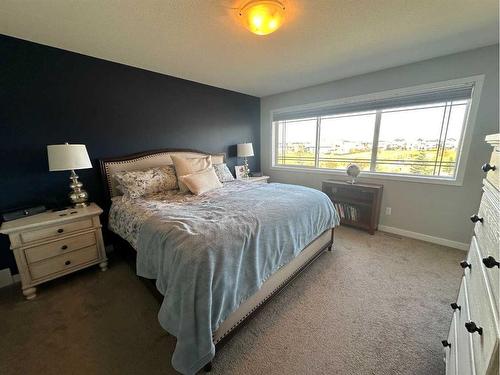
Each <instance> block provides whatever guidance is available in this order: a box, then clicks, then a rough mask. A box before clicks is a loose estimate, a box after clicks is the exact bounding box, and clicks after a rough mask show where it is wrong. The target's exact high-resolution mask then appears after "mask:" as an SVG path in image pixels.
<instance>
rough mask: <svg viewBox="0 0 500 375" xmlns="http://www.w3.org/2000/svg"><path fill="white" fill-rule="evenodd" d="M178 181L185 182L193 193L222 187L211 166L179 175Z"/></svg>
mask: <svg viewBox="0 0 500 375" xmlns="http://www.w3.org/2000/svg"><path fill="white" fill-rule="evenodd" d="M179 182H183V183H184V184H186V186H187V187H188V189H189V190H190V191H191V193H193V194H195V195H200V194H203V193H206V192H207V191H210V190H213V189H217V188H220V187H222V184H221V182H220V181H219V178H218V177H217V175H216V174H215V171H214V168H213V167H209V168H207V169H205V170H203V171H201V172H196V173H192V174H188V175H185V176H181V177H180V178H179Z"/></svg>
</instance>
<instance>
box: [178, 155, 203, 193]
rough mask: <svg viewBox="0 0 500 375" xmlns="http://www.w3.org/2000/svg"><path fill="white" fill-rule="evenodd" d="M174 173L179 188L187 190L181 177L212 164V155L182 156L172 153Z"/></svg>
mask: <svg viewBox="0 0 500 375" xmlns="http://www.w3.org/2000/svg"><path fill="white" fill-rule="evenodd" d="M171 157H172V162H173V163H174V167H175V173H176V174H177V178H178V179H179V190H180V191H184V192H186V191H189V189H188V187H187V186H186V185H185V184H184V183H183V182H182V180H181V177H182V176H186V175H188V174H192V173H196V172H200V171H203V170H205V169H207V168H210V167H211V166H212V157H211V156H210V155H208V156H203V157H200V158H183V157H182V156H177V155H172V156H171Z"/></svg>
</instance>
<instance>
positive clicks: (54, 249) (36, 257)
mask: <svg viewBox="0 0 500 375" xmlns="http://www.w3.org/2000/svg"><path fill="white" fill-rule="evenodd" d="M95 244H96V238H95V233H94V232H91V233H85V234H82V235H79V236H73V237H68V238H65V239H62V240H59V241H54V242H49V243H46V244H43V245H39V246H34V247H30V248H28V249H25V250H24V254H26V260H27V261H28V263H34V262H38V261H41V260H44V259H47V258H51V257H54V256H57V255H61V254H66V253H69V252H71V251H73V250H78V249H82V248H84V247H88V246H91V245H95Z"/></svg>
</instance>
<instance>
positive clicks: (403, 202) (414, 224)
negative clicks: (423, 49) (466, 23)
mask: <svg viewBox="0 0 500 375" xmlns="http://www.w3.org/2000/svg"><path fill="white" fill-rule="evenodd" d="M498 52H499V50H498V44H497V45H493V46H489V47H484V48H480V49H475V50H471V51H467V52H462V53H458V54H453V55H449V56H444V57H439V58H435V59H431V60H426V61H422V62H418V63H414V64H409V65H404V66H400V67H396V68H391V69H386V70H382V71H378V72H374V73H369V74H364V75H360V76H356V77H351V78H347V79H342V80H338V81H333V82H329V83H325V84H321V85H317V86H312V87H307V88H303V89H299V90H295V91H290V92H286V93H282V94H276V95H272V96H268V97H264V98H262V99H261V161H262V171H263V172H264V173H265V174H267V175H269V176H271V180H272V181H274V182H285V183H292V184H300V185H305V186H310V187H313V188H317V189H321V181H323V180H324V179H327V178H333V177H334V176H332V175H329V174H328V173H325V172H316V171H313V172H305V171H300V172H299V171H282V170H280V171H277V170H272V169H271V161H272V160H271V118H270V111H271V110H273V109H278V108H284V107H289V106H295V105H301V104H307V103H315V102H321V101H326V100H334V99H341V98H346V97H350V96H356V95H363V94H369V93H374V92H379V91H385V90H392V89H399V88H404V87H410V86H416V85H419V84H425V83H432V82H439V81H445V80H450V79H456V78H464V77H470V76H473V75H479V74H484V75H485V80H484V86H483V90H482V94H481V99H480V102H479V108H478V113H477V118H476V122H475V126H474V129H473V133H472V142H471V148H470V152H469V155H468V160H467V162H466V165H465V168H466V169H465V178H464V182H463V186H447V185H434V184H425V183H419V182H404V181H393V180H380V179H376V180H375V179H373V180H370V179H367V178H364V179H363V178H361V179H360V180H361V181H366V182H375V183H382V184H383V185H384V196H383V200H382V210H381V211H382V213H381V217H380V224H381V225H384V226H388V227H394V228H399V229H401V230H403V231H410V232H416V233H420V234H424V235H427V236H433V237H438V238H443V239H446V240H449V241H454V242H455V245H459V243H468V242H470V236H471V234H472V227H473V226H472V223H471V222H470V220H469V216H470V215H471V214H473V213H475V212H476V210H477V208H478V206H479V201H480V197H481V183H482V182H481V181H482V178H483V176H484V173H483V172H482V171H481V169H480V167H481V165H482V164H483V163H484V162H485V161H487V160H489V156H488V155H489V153H490V152H491V149H490V148H489V147H488V145H487V144H486V143H485V142H484V137H485V136H486V135H487V134H491V133H496V132H498V127H499V122H498V121H499V120H498V107H499V104H498V100H499V98H498V79H499V76H498ZM387 206H390V207H392V215H391V216H386V215H385V213H384V211H385V210H384V208H385V207H387ZM450 244H452V243H450Z"/></svg>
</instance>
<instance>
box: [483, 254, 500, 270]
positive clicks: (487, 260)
mask: <svg viewBox="0 0 500 375" xmlns="http://www.w3.org/2000/svg"><path fill="white" fill-rule="evenodd" d="M483 263H484V265H485V266H486V268H493V267H495V266H497V267H498V268H500V263H499V262H497V260H496V259H495V258H493V257H492V256H491V255H490V256H489V257H487V258H483Z"/></svg>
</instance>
